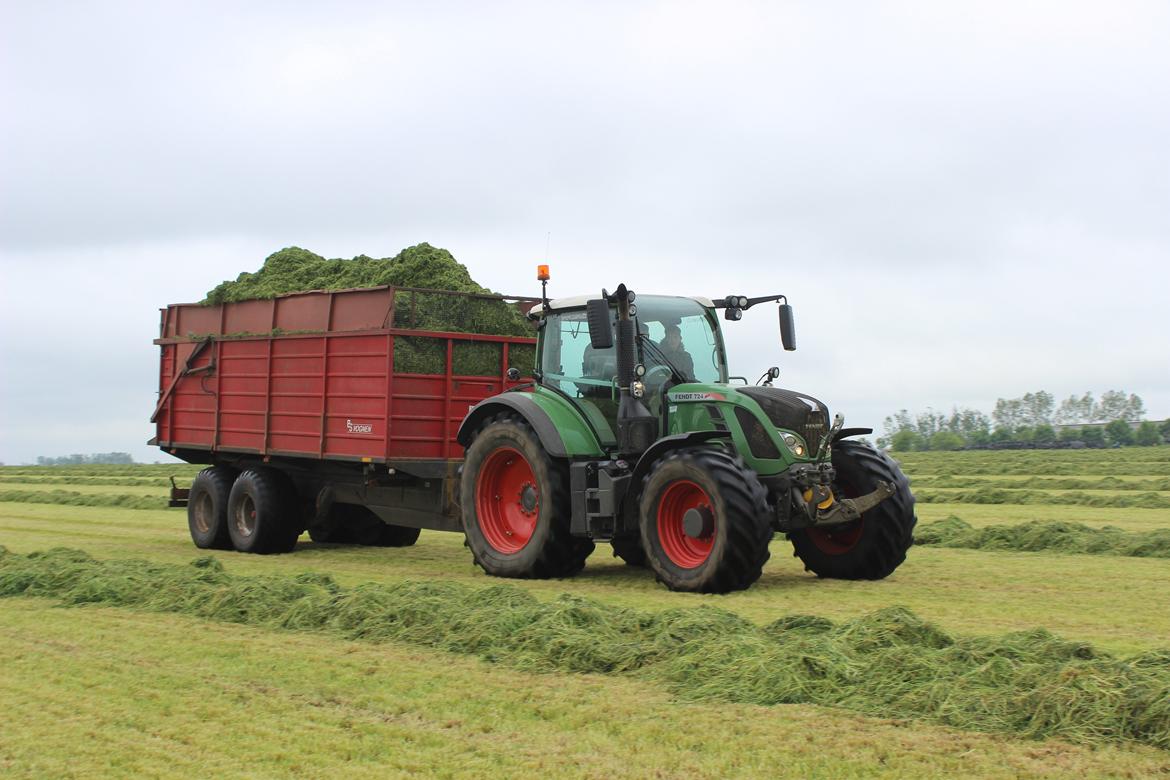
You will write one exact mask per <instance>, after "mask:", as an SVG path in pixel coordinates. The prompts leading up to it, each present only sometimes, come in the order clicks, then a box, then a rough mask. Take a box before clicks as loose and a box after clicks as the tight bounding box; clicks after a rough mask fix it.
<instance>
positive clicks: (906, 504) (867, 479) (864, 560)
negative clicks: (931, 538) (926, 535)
mask: <svg viewBox="0 0 1170 780" xmlns="http://www.w3.org/2000/svg"><path fill="white" fill-rule="evenodd" d="M833 468H834V469H835V470H836V472H837V478H836V480H835V481H834V483H833V493H834V494H835V495H836V496H837V497H838V498H856V497H857V496H862V495H865V494H866V493H870V492H872V491H874V490H876V489H877V487H878V483H879V482H888V483H889V484H891V485H893V486H894V494H893V495H892V496H890V497H889V498H887V499H886V500H885V501H882V502H881V503H880V504H878V505H877V506H875V507H874V508H873V509H870V510H869V511H868V512H866V513H865V514H863V515H862V516H861V517H860V518H858V519H857V520H854V521H853V522H851V523H844V524H841V525H830V526H824V527H819V528H818V527H813V528H801V529H799V530H796V531H790V532H789V534H788V538H789V539H790V540H791V541H792V546H793V547H794V548H795V551H796V556H797V557H798V558H800V560H801V561H803V562H804V565H805V568H807V569H808V570H809V571H811V572H813V573H814V574H816V575H817V576H819V577H834V578H837V579H844V580H880V579H882V578H883V577H886V576H888V575H889V574H890V573H891V572H893V571H894V569H896V568H898V566H899V565H900V564H901V563H902V561H904V560H906V551H907V550H908V549H910V545H911V543H912V541H913V533H914V525H915V523H916V522H917V518H916V517H915V516H914V496H913V495H912V494H911V493H910V481H909V480H908V479H906V475H905V474H903V473H902V470H901V469H900V468H898V464H897V463H895V462H894V461H893V460H892V459H891V458H890V457H889V456H888V455H886V454H885V453H882V452H879V451H877V450H875V449H874V448H873V447H870V446H869V445H867V444H862V443H860V442H855V441H838V442H834V443H833Z"/></svg>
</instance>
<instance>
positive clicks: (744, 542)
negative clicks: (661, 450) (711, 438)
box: [641, 449, 772, 593]
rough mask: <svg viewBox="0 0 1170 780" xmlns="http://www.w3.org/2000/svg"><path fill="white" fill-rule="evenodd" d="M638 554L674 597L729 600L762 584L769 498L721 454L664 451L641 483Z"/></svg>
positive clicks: (736, 462)
mask: <svg viewBox="0 0 1170 780" xmlns="http://www.w3.org/2000/svg"><path fill="white" fill-rule="evenodd" d="M641 527H642V548H643V549H644V550H645V551H646V561H647V563H649V564H650V568H651V569H653V570H654V574H655V576H656V577H657V578H658V581H659V582H661V583H662V584H664V585H665V586H666V587H668V588H670V589H671V590H680V591H691V592H699V593H727V592H729V591H733V590H743V589H744V588H747V587H748V586H750V585H751V584H752V583H753V582H755V581H756V580H757V579H759V578H760V574H761V572H762V571H763V568H764V563H765V562H766V561H767V560H768V557H769V552H768V542H769V541H771V539H772V526H771V519H770V513H769V511H768V503H767V492H766V491H765V490H764V487H763V486H762V485H761V484H760V481H759V479H757V478H756V475H755V474H754V473H753V472H752V471H751V470H750V469H748V468H747V466H745V465H744V463H743V461H742V460H740V459H739V458H737V457H733V456H731V455H729V454H727V453H725V452H723V451H721V450H714V449H681V450H674V451H672V452H668V453H667V454H666V455H664V456H663V457H662V458H661V459H660V460H659V461H658V462H657V463H655V464H654V468H653V469H652V470H651V472H650V474H649V476H647V477H646V480H645V481H644V482H643V488H642V499H641Z"/></svg>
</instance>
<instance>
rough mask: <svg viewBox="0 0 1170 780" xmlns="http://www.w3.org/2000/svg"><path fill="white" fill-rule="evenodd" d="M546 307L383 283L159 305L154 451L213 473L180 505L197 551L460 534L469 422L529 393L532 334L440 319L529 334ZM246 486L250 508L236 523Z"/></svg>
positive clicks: (180, 495)
mask: <svg viewBox="0 0 1170 780" xmlns="http://www.w3.org/2000/svg"><path fill="white" fill-rule="evenodd" d="M536 302H537V301H536V299H533V298H524V297H506V296H486V295H475V294H468V293H457V292H448V291H439V290H422V289H417V288H405V287H376V288H363V289H354V290H338V291H312V292H305V293H296V294H291V295H282V296H278V297H275V298H271V299H266V300H251V301H242V302H238V303H225V304H220V305H214V306H205V305H201V304H175V305H171V306H168V307H166V308H165V309H162V310H161V324H160V333H159V338H158V339H156V340H155V344H157V345H158V346H159V347H160V349H161V359H160V364H159V398H158V403H157V405H156V407H155V410H154V414H153V415H152V417H151V421H152V422H153V423H154V424H155V425H156V436H155V438H154V439H152V440H151V443H152V444H155V445H157V446H159V447H160V448H161V449H163V450H164V451H166V452H167V453H169V454H171V455H174V456H175V457H178V458H180V459H182V460H185V461H188V462H190V463H206V464H208V465H209V466H210V468H209V469H206V470H204V471H203V472H201V473H200V475H199V476H198V477H197V478H196V480H195V482H194V483H193V484H192V485H191V487H190V488H189V489H188V490H187V491H186V495H184V492H183V491H182V490H178V491H174V492H173V494H172V500H171V505H172V506H187V508H188V516H189V525H190V530H191V534H192V537H193V539H194V541H195V544H196V545H198V546H200V547H209V548H223V549H227V548H231V547H235V548H236V549H239V550H242V551H247V552H263V553H271V552H283V551H287V550H290V549H292V547H293V545H294V544H295V541H296V539H297V537H299V536H300V535H301V533H303V532H304V531H305V530H308V531H309V533H310V535H311V536H312V538H313V539H315V540H318V541H335V542H352V543H364V544H403V543H409V542H412V541H413V539H414V538H417V535H418V529H424V528H430V529H441V530H452V531H458V530H462V527H461V525H460V521H459V508H458V503H457V501H456V496H455V492H454V486H455V485H456V482H457V480H456V479H455V476H456V473H457V470H458V467H459V464H460V462H461V460H462V454H463V448H462V447H461V445H460V444H459V443H458V441H457V438H456V436H457V433H458V430H459V426H460V424H461V423H462V421H463V418H464V417H465V416H466V414H467V412H468V410H469V409H470V408H472V407H474V406H475V405H476V404H477V403H479V402H480V401H482V400H483V399H485V398H488V397H490V396H493V395H496V394H499V393H501V392H503V391H505V390H509V389H511V388H515V387H518V386H520V385H522V384H523V383H524V381H525V377H526V376H527V375H528V374H530V373H531V366H532V365H533V350H534V345H535V339H534V338H533V337H532V336H531V335H521V336H517V335H499V334H497V333H474V332H456V331H455V330H454V329H453V328H451V327H447V328H446V329H444V330H437V329H434V327H433V324H434V323H436V322H437V323H440V324H448V323H449V324H451V325H456V326H458V327H460V328H461V329H462V330H474V329H476V328H475V326H474V325H472V326H470V327H468V326H467V325H465V323H472V322H487V323H489V327H490V326H491V325H493V324H494V325H497V326H498V325H499V324H500V323H501V322H502V323H503V324H504V325H506V326H507V328H506V329H507V330H510V331H512V332H516V327H515V325H516V323H519V324H520V325H521V330H520V332H525V331H531V326H528V327H527V328H524V327H523V324H524V322H525V320H524V315H525V314H526V313H527V312H528V310H529V309H530V308H531V307H532V306H533V305H534V304H535V303H536ZM509 315H512V316H509ZM428 324H431V325H432V327H428ZM497 329H504V328H498V327H497ZM241 480H243V481H241ZM237 483H239V485H240V491H241V492H243V493H247V494H248V495H246V496H243V497H241V499H240V502H238V503H244V504H247V506H243V507H242V509H241V508H237V509H238V510H239V511H237V512H236V514H237V515H240V516H238V517H232V518H231V520H230V521H229V519H228V506H229V503H230V498H231V492H232V489H233V488H234V487H235V486H236V485H237Z"/></svg>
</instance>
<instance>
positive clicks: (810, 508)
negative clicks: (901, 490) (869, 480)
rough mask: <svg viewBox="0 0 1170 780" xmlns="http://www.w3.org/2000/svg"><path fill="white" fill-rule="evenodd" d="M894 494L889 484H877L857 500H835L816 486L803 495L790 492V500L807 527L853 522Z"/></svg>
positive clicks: (831, 494)
mask: <svg viewBox="0 0 1170 780" xmlns="http://www.w3.org/2000/svg"><path fill="white" fill-rule="evenodd" d="M894 493H895V489H894V486H893V485H891V484H890V483H889V482H879V483H878V486H877V489H876V490H874V491H873V492H872V493H866V494H865V495H864V496H858V497H857V498H836V497H835V496H834V495H833V493H832V491H830V490H829V489H828V488H827V487H823V486H817V487H814V488H812V489H809V490H805V491H804V492H803V493H801V492H800V491H798V490H794V491H792V499H793V501H794V502H795V503H796V505H797V507H798V508H799V509H801V510H803V512H804V515H805V517H807V518H808V520H809V521H810V522H809V525H814V526H823V525H840V524H841V523H850V522H853V521H854V520H857V519H859V518H860V517H861V516H862V515H863V514H865V513H866V512H868V511H869V510H871V509H873V508H874V507H875V506H877V505H878V504H880V503H881V502H883V501H885V500H886V499H887V498H889V497H890V496H892V495H894ZM810 494H811V495H810Z"/></svg>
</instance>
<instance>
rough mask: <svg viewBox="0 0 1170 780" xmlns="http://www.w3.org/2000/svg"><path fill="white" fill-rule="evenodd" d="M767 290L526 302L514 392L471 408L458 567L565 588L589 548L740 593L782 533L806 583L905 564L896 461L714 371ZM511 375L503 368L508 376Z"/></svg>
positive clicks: (798, 400) (906, 521) (770, 376)
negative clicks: (524, 349)
mask: <svg viewBox="0 0 1170 780" xmlns="http://www.w3.org/2000/svg"><path fill="white" fill-rule="evenodd" d="M764 303H777V304H778V305H779V315H780V331H781V340H782V343H783V346H784V349H786V350H793V349H795V348H796V343H795V328H794V324H793V317H792V308H791V306H789V304H788V301H787V298H786V297H785V296H783V295H772V296H766V297H761V298H748V297H743V296H734V295H733V296H728V297H726V298H724V299H721V300H718V301H712V300H710V299H707V298H700V297H695V298H689V297H672V296H651V295H646V296H635V294H634V292H633V291H632V290H629V289H627V288H626V287H625V285H624V284H623V285H619V286H618V288H617V290H616V292H614V293H613V294H610V293H608V292H606V291H604V290H603V291H602V295H601V297H599V298H593V299H588V298H585V297H582V298H570V299H563V300H554V301H551V302H550V301H549V300H548V298H547V297H544V298H543V305H538V306H536V307H534V308H533V310H532V312H531V313H530V315H529V316H530V317H531V318H532V319H534V320H535V324H536V326H537V332H538V336H537V358H536V366H535V368H534V372H533V377H534V381H533V383H532V384H531V385H528V386H524V387H522V388H519V389H520V391H519V392H518V391H509V392H505V393H501V394H499V395H496V396H492V397H490V398H488V399H486V400H484V401H482V402H481V403H479V404H477V405H476V406H474V407H473V408H472V409H471V411H470V412H469V413H468V415H467V417H466V418H465V419H464V421H463V423H462V425H461V427H460V429H459V433H458V438H459V442H460V444H462V445H463V446H464V447H465V448H466V457H465V460H464V463H463V469H462V475H461V478H460V484H459V488H460V499H459V500H460V503H461V509H462V516H463V526H464V530H465V532H466V536H467V545H468V546H469V547H470V548H471V551H472V553H473V555H474V556H475V560H476V563H478V564H479V565H480V566H482V567H483V569H484V570H485V571H486V572H487V573H489V574H493V575H497V576H502V577H566V576H570V575H573V574H575V573H576V572H578V571H580V570H581V568H582V567H583V566H584V565H585V559H586V558H587V557H588V556H589V554H590V553H591V552H592V551H593V549H594V542H596V541H608V542H610V544H612V546H613V550H614V554H615V555H617V556H619V557H620V558H622V559H623V560H625V561H626V562H627V563H628V564H630V565H635V566H640V565H646V566H649V568H650V569H652V570H653V572H654V574H655V576H656V577H657V578H658V580H659V581H661V582H662V583H663V584H664V585H666V587H668V588H670V589H671V590H678V591H692V592H703V593H726V592H729V591H734V590H741V589H744V588H747V587H749V586H750V585H751V584H752V583H753V582H755V581H756V580H757V579H758V578H759V577H760V573H761V571H762V569H763V566H764V563H765V562H766V561H767V560H768V557H769V549H768V545H769V543H770V542H771V540H772V538H773V535H774V534H775V533H778V532H779V533H784V534H786V535H787V536H788V539H789V540H790V541H791V542H792V545H793V547H794V548H795V554H796V555H797V556H798V557H799V558H800V559H801V560H802V561H803V562H804V565H805V567H806V568H807V569H808V570H810V571H812V572H814V573H815V574H817V575H819V576H822V577H836V578H843V579H880V578H882V577H885V576H887V575H888V574H890V573H891V572H892V571H894V569H896V568H897V567H898V565H899V564H901V563H902V561H903V560H905V557H906V550H907V549H908V548H909V547H910V544H911V534H912V532H913V529H914V524H915V520H916V518H915V516H914V497H913V496H912V495H911V493H910V487H909V481H908V480H907V479H906V477H905V476H904V475H903V474H902V472H901V471H900V469H899V468H898V466H897V464H896V463H895V462H894V461H893V460H891V459H890V458H889V457H887V456H886V455H885V454H883V453H882V452H880V451H878V450H875V449H874V448H873V447H870V446H868V445H866V444H863V443H860V442H856V441H850V440H849V439H848V437H850V436H856V435H859V434H866V433H871V432H872V431H871V430H870V429H868V428H843V427H842V423H843V419H842V417H841V416H840V415H837V416H836V417H835V418H834V419H833V420H832V421H830V419H829V412H828V409H827V407H826V406H825V405H824V404H823V403H821V402H820V401H818V400H816V399H815V398H812V397H811V396H808V395H804V394H803V393H797V392H793V391H791V390H783V389H780V388H778V387H773V386H772V382H773V380H774V379H775V378H776V377H777V376H778V373H779V372H778V371H777V369H775V368H772V369H769V370H768V371H767V372H766V373H765V374H764V375H763V376H762V377H761V378H760V380H759V381H758V382H757V384H756V385H754V386H749V385H748V384H747V381H746V380H744V379H740V384H733V383H732V381H731V380H732V378H731V377H729V376H728V371H727V357H726V352H725V350H724V346H723V337H722V333H721V331H720V327H719V317H718V310H719V309H722V310H723V318H724V319H726V320H729V321H737V320H739V319H741V318H742V317H743V313H744V312H745V311H747V310H748V309H750V308H752V307H754V306H757V305H760V304H764ZM513 371H514V369H513Z"/></svg>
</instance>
